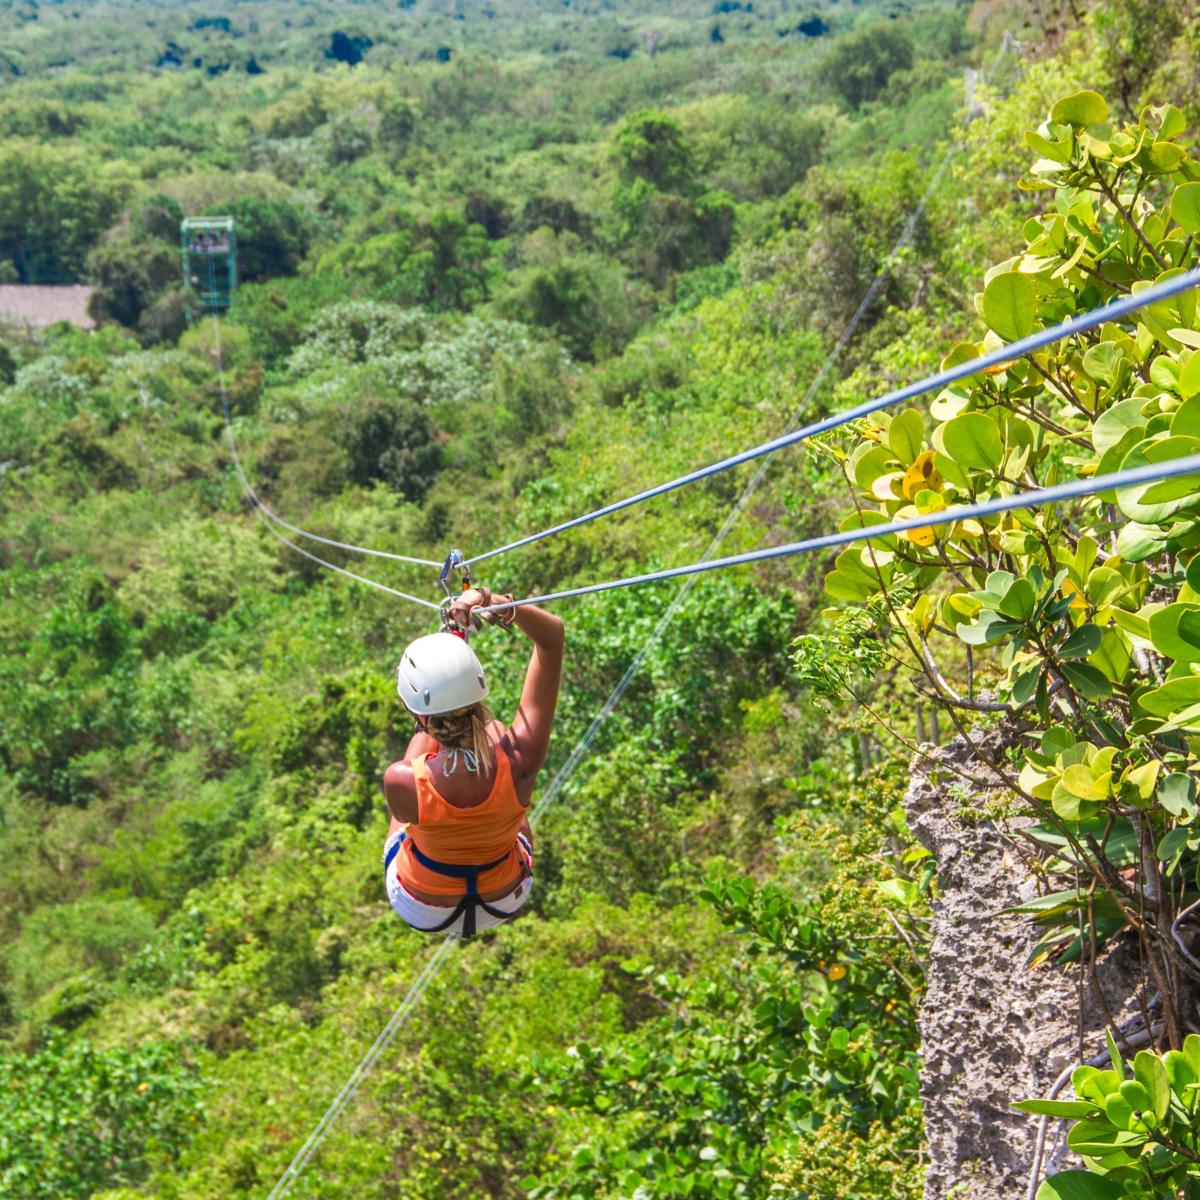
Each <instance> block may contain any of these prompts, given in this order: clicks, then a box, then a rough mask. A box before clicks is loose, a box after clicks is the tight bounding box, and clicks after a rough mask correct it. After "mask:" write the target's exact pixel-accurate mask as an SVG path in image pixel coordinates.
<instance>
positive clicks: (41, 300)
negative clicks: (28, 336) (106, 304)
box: [0, 283, 96, 329]
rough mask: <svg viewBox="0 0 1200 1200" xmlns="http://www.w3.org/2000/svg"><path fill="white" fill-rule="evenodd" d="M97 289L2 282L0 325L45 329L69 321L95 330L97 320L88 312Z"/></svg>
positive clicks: (0, 288) (67, 285) (72, 285)
mask: <svg viewBox="0 0 1200 1200" xmlns="http://www.w3.org/2000/svg"><path fill="white" fill-rule="evenodd" d="M95 290H96V289H95V288H93V287H88V286H87V285H86V284H82V283H69V284H63V285H53V286H52V285H48V284H40V283H0V325H18V326H25V327H27V328H30V329H45V328H46V326H47V325H54V324H57V323H58V322H59V321H69V322H70V323H71V324H72V325H78V326H79V328H80V329H95V328H96V322H95V321H93V320H92V318H91V317H90V316H89V315H88V301H89V300H91V298H92V293H93V292H94V291H95Z"/></svg>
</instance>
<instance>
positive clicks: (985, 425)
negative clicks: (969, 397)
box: [942, 412, 1004, 471]
mask: <svg viewBox="0 0 1200 1200" xmlns="http://www.w3.org/2000/svg"><path fill="white" fill-rule="evenodd" d="M942 444H943V445H944V446H945V447H946V454H947V456H948V457H950V458H952V459H954V461H955V462H956V463H958V464H959V465H960V466H962V467H966V468H967V469H968V470H973V471H992V470H995V469H996V468H997V467H998V466H999V465H1000V462H1001V460H1002V459H1003V458H1004V443H1003V442H1002V441H1001V440H1000V429H999V427H998V426H997V424H996V422H995V421H993V420H992V418H991V417H989V416H987V415H986V414H985V413H977V412H970V413H962V414H961V415H960V416H957V417H954V418H953V419H952V420H950V421H947V422H946V424H945V425H943V426H942Z"/></svg>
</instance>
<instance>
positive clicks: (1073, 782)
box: [1062, 763, 1112, 800]
mask: <svg viewBox="0 0 1200 1200" xmlns="http://www.w3.org/2000/svg"><path fill="white" fill-rule="evenodd" d="M1062 782H1063V787H1065V788H1066V789H1067V791H1069V792H1070V793H1071V795H1072V796H1078V797H1079V799H1080V800H1107V799H1108V794H1109V792H1110V791H1111V789H1112V776H1111V775H1110V774H1108V773H1107V772H1105V773H1104V774H1103V775H1100V776H1095V775H1093V774H1092V769H1091V767H1088V766H1085V765H1084V764H1083V763H1076V764H1075V765H1074V766H1071V767H1068V768H1067V769H1066V770H1065V771H1064V772H1063V775H1062Z"/></svg>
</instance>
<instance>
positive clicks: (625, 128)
mask: <svg viewBox="0 0 1200 1200" xmlns="http://www.w3.org/2000/svg"><path fill="white" fill-rule="evenodd" d="M613 145H614V151H615V154H616V158H617V168H618V170H619V172H620V175H621V180H622V182H623V183H626V184H629V183H632V182H634V181H635V180H639V179H640V180H643V181H644V182H645V183H648V184H650V186H651V187H653V188H655V189H657V190H658V191H660V192H682V193H685V194H686V193H688V192H690V191H691V190H692V184H693V181H694V178H695V165H694V162H693V158H692V150H691V147H690V146H689V145H688V143H687V141H686V140H685V138H684V136H683V130H681V129H680V127H679V123H678V122H677V121H676V120H675V119H674V118H673V117H671V116H669V115H668V114H666V113H662V112H649V111H646V112H639V113H634V114H633V115H632V116H630V117H627V118H626V119H625V120H624V121H623V122H622V123H621V125H620V127H619V128H618V130H617V133H616V137H615V138H614V139H613Z"/></svg>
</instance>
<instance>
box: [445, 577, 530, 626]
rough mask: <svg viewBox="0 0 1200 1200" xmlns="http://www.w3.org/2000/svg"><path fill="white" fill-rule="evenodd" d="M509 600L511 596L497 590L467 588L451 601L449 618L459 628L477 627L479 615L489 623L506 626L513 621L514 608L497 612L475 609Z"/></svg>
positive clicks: (504, 602)
mask: <svg viewBox="0 0 1200 1200" xmlns="http://www.w3.org/2000/svg"><path fill="white" fill-rule="evenodd" d="M511 600H512V596H505V595H501V594H500V593H499V592H495V593H493V592H491V591H489V590H488V589H487V588H485V587H473V588H469V589H468V590H467V591H465V592H463V593H462V594H461V595H460V596H456V597H455V598H454V600H453V601H451V603H450V619H451V620H452V621H453V622H454V623H455V624H456V625H457V626H458V627H459V628H460V629H478V628H479V618H480V617H481V616H482V617H483V619H484V620H485V621H487V623H488V624H489V625H503V626H508V625H511V624H512V623H513V618H514V617H515V616H516V609H513V608H507V609H504V610H503V611H502V612H498V613H477V612H476V610H477V609H480V608H487V607H489V606H490V605H492V604H506V603H509V602H511Z"/></svg>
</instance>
